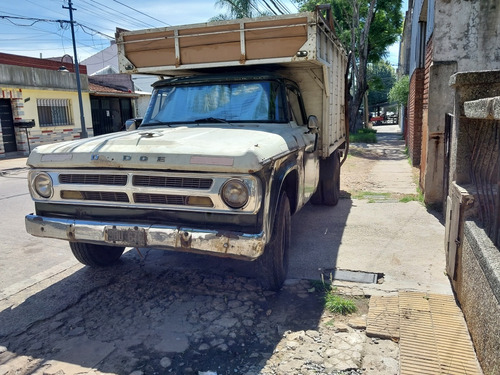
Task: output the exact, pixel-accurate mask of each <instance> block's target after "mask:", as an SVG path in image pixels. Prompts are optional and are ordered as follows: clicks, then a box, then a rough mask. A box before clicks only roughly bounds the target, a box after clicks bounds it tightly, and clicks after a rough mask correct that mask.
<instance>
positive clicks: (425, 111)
mask: <svg viewBox="0 0 500 375" xmlns="http://www.w3.org/2000/svg"><path fill="white" fill-rule="evenodd" d="M431 65H432V38H431V39H430V40H429V42H428V43H427V49H426V52H425V70H424V82H423V93H422V148H421V151H420V187H421V188H422V191H423V192H424V193H425V173H426V172H425V169H426V166H427V150H428V147H427V143H428V140H429V138H428V137H429V80H430V72H431Z"/></svg>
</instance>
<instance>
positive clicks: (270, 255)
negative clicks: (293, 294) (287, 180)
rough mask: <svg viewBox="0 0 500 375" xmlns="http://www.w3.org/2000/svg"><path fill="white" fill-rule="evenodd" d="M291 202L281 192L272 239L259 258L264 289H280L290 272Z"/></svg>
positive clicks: (258, 262) (260, 275)
mask: <svg viewBox="0 0 500 375" xmlns="http://www.w3.org/2000/svg"><path fill="white" fill-rule="evenodd" d="M290 216H291V214H290V202H289V200H288V196H287V195H286V193H285V192H284V191H283V192H281V195H280V199H279V203H278V208H277V210H276V215H275V218H274V224H273V231H272V237H271V241H270V242H269V243H268V244H267V245H266V248H265V249H264V254H262V255H261V256H260V258H259V259H257V264H258V266H259V267H258V268H259V271H260V272H259V275H258V277H259V278H260V280H261V284H262V286H263V288H264V289H268V290H275V291H278V290H279V289H280V288H281V287H282V285H283V283H284V282H285V280H286V275H287V273H288V247H289V245H290V236H291V218H290Z"/></svg>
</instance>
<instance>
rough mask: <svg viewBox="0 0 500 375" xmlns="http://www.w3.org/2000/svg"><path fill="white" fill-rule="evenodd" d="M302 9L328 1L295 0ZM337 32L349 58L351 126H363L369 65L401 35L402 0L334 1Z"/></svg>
mask: <svg viewBox="0 0 500 375" xmlns="http://www.w3.org/2000/svg"><path fill="white" fill-rule="evenodd" d="M295 1H296V2H297V4H299V5H300V7H301V10H309V11H311V10H314V9H315V7H316V5H319V4H321V3H324V2H325V1H324V0H295ZM329 2H330V4H331V6H332V13H333V18H334V25H335V31H336V33H337V36H338V37H339V39H340V41H341V42H342V44H343V45H344V48H345V49H346V51H349V55H348V80H347V85H348V88H349V90H350V94H351V95H350V98H349V124H350V128H351V131H352V132H355V131H357V128H358V127H359V125H358V124H360V123H361V122H360V121H358V118H359V108H360V106H361V103H362V101H363V97H364V95H365V93H366V91H367V90H368V79H367V70H368V63H369V62H372V63H376V62H379V61H381V59H382V58H383V57H384V56H385V55H386V53H387V52H386V51H387V47H389V46H390V45H391V44H393V43H395V42H396V41H397V40H398V37H399V35H400V34H401V26H402V22H403V15H402V13H401V0H330V1H329Z"/></svg>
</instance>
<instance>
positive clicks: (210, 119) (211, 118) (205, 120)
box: [193, 117, 229, 124]
mask: <svg viewBox="0 0 500 375" xmlns="http://www.w3.org/2000/svg"><path fill="white" fill-rule="evenodd" d="M193 122H221V123H224V124H229V121H227V120H225V119H223V118H217V117H204V118H200V119H198V120H194V121H193Z"/></svg>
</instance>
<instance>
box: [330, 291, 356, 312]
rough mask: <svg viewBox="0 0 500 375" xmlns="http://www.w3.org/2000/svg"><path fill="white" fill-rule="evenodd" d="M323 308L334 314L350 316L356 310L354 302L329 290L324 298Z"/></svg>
mask: <svg viewBox="0 0 500 375" xmlns="http://www.w3.org/2000/svg"><path fill="white" fill-rule="evenodd" d="M325 307H326V308H327V309H328V310H329V311H330V312H332V313H334V314H342V315H347V314H352V313H354V312H356V310H357V309H358V308H357V306H356V303H355V302H354V300H352V299H350V298H346V297H343V296H340V295H338V294H335V290H331V291H330V292H328V293H327V294H326V296H325Z"/></svg>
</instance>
